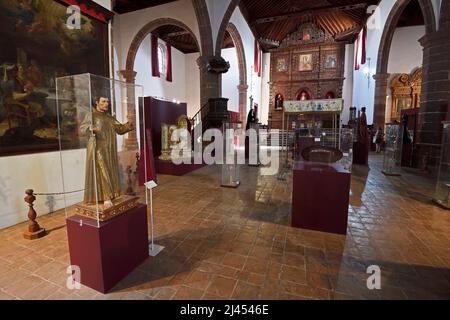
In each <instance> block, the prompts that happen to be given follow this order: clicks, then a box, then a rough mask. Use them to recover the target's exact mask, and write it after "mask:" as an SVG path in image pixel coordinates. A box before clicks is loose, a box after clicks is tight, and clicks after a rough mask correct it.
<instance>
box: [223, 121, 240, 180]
mask: <svg viewBox="0 0 450 320" xmlns="http://www.w3.org/2000/svg"><path fill="white" fill-rule="evenodd" d="M241 135H242V124H241V123H240V122H224V123H223V139H224V141H223V148H224V152H223V164H222V172H221V186H222V187H229V188H237V187H238V186H239V185H240V178H239V165H240V163H241V162H242V161H239V156H238V150H239V148H238V147H239V146H240V144H241ZM241 158H242V157H241Z"/></svg>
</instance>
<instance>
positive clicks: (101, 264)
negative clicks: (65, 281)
mask: <svg viewBox="0 0 450 320" xmlns="http://www.w3.org/2000/svg"><path fill="white" fill-rule="evenodd" d="M80 220H81V221H82V225H80V224H81V223H80ZM66 222H67V237H68V241H69V252H70V263H71V265H74V266H79V267H80V271H81V274H80V276H81V279H80V282H81V283H82V284H83V285H85V286H88V287H90V288H92V289H95V290H97V291H99V292H102V293H106V292H108V291H109V290H110V289H111V288H112V287H114V286H115V285H116V284H117V283H118V282H119V281H120V280H121V279H123V278H124V277H125V276H126V275H128V274H129V273H130V272H131V271H132V270H133V269H134V268H136V267H137V266H138V265H140V264H141V263H142V262H144V260H146V259H147V257H148V253H149V249H148V233H147V206H146V205H139V206H137V207H135V208H132V209H130V210H129V211H127V212H125V213H123V214H121V215H120V216H117V217H115V218H113V219H111V220H108V221H105V222H100V227H99V228H97V222H96V221H95V220H94V219H90V218H86V217H82V216H79V215H75V216H71V217H69V218H67V220H66Z"/></svg>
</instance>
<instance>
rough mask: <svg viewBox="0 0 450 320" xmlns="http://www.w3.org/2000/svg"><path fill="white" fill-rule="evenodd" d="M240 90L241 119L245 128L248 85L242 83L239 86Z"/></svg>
mask: <svg viewBox="0 0 450 320" xmlns="http://www.w3.org/2000/svg"><path fill="white" fill-rule="evenodd" d="M237 88H238V90H239V119H240V120H241V122H242V127H243V128H245V125H246V123H245V122H246V121H247V119H246V117H247V112H246V111H247V91H248V85H246V84H240V85H238V86H237Z"/></svg>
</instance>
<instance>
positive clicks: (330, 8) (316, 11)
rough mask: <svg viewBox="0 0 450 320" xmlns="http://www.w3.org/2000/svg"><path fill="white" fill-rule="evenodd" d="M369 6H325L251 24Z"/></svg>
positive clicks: (255, 22) (364, 4) (365, 3)
mask: <svg viewBox="0 0 450 320" xmlns="http://www.w3.org/2000/svg"><path fill="white" fill-rule="evenodd" d="M368 6H369V4H368V3H367V2H359V3H355V4H352V5H346V6H338V7H336V6H325V7H318V8H313V9H305V10H300V11H295V12H292V13H285V14H280V15H277V16H272V17H265V18H259V19H256V20H255V21H253V22H251V25H257V24H262V23H270V22H277V21H282V20H288V19H298V18H299V17H302V16H304V15H307V14H310V15H313V14H314V15H317V14H320V13H324V12H343V11H344V12H345V11H348V10H355V9H361V8H364V9H365V8H367V7H368Z"/></svg>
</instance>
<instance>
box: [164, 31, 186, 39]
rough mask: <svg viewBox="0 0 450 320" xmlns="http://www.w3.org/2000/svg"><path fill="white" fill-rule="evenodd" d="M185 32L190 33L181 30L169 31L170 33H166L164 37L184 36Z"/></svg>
mask: <svg viewBox="0 0 450 320" xmlns="http://www.w3.org/2000/svg"><path fill="white" fill-rule="evenodd" d="M186 34H190V33H189V31H186V30H183V31H178V32H171V33H168V34H167V35H166V37H168V38H173V37H179V36H184V35H186Z"/></svg>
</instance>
